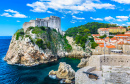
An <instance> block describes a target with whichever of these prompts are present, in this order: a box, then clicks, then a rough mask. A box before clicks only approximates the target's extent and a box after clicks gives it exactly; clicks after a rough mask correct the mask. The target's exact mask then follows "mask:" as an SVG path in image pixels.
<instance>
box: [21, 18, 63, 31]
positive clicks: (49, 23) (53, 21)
mask: <svg viewBox="0 0 130 84" xmlns="http://www.w3.org/2000/svg"><path fill="white" fill-rule="evenodd" d="M30 26H32V27H35V26H38V27H40V26H45V27H50V28H52V29H56V30H57V31H58V32H60V33H62V32H61V19H60V18H59V17H56V16H51V17H47V18H43V19H40V18H36V20H30V22H25V23H24V24H23V29H24V32H25V31H26V30H27V28H28V27H30Z"/></svg>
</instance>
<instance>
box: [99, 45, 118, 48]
mask: <svg viewBox="0 0 130 84" xmlns="http://www.w3.org/2000/svg"><path fill="white" fill-rule="evenodd" d="M99 47H104V45H99ZM106 47H107V48H116V47H115V46H114V45H107V46H106Z"/></svg>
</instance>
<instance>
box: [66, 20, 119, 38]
mask: <svg viewBox="0 0 130 84" xmlns="http://www.w3.org/2000/svg"><path fill="white" fill-rule="evenodd" d="M116 26H117V25H116V24H109V23H99V22H91V23H87V24H84V25H81V26H78V27H72V28H69V29H68V30H67V31H66V35H67V36H74V37H75V35H76V34H77V33H78V31H79V29H80V28H81V27H83V28H85V29H89V30H90V33H91V34H97V30H98V28H108V27H116Z"/></svg>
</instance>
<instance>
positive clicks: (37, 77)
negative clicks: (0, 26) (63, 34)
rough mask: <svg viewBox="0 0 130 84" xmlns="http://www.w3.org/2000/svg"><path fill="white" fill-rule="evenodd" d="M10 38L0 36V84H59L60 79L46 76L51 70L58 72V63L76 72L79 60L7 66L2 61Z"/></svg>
mask: <svg viewBox="0 0 130 84" xmlns="http://www.w3.org/2000/svg"><path fill="white" fill-rule="evenodd" d="M11 38H12V37H11V36H0V84H60V79H54V78H50V77H49V76H48V74H49V72H50V71H51V70H58V66H59V63H60V62H66V63H67V64H70V65H71V66H72V68H73V69H74V70H75V71H77V70H78V68H77V65H78V64H79V62H80V60H79V59H72V58H61V59H59V60H58V61H56V62H51V63H47V64H40V65H36V66H32V67H26V66H20V65H9V64H7V62H6V61H4V57H5V56H6V53H7V51H8V48H9V45H10V41H11Z"/></svg>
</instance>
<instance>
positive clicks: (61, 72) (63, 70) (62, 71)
mask: <svg viewBox="0 0 130 84" xmlns="http://www.w3.org/2000/svg"><path fill="white" fill-rule="evenodd" d="M49 75H56V76H57V77H58V78H60V79H68V80H71V79H74V77H75V71H74V70H73V69H72V68H71V66H70V65H69V64H66V63H65V62H60V65H59V68H58V71H53V70H52V71H50V72H49Z"/></svg>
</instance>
